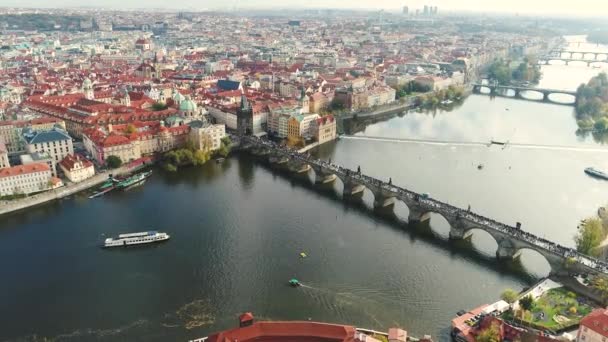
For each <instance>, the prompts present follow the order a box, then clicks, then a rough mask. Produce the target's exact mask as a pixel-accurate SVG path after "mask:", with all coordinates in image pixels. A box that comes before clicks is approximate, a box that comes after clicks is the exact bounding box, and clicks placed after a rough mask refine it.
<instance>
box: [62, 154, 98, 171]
mask: <svg viewBox="0 0 608 342" xmlns="http://www.w3.org/2000/svg"><path fill="white" fill-rule="evenodd" d="M77 162H82V166H84V167H91V166H93V163H91V161H89V160H87V159H85V158H83V157H82V156H80V155H79V154H75V155H72V154H68V155H67V156H65V158H63V159H62V160H61V161H60V162H59V164H61V165H63V167H65V168H66V169H68V170H73V169H74V165H75V164H76V163H77Z"/></svg>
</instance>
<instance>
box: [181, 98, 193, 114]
mask: <svg viewBox="0 0 608 342" xmlns="http://www.w3.org/2000/svg"><path fill="white" fill-rule="evenodd" d="M196 108H197V106H196V103H195V102H194V101H192V100H191V99H190V97H186V98H185V99H184V100H183V101H182V102H181V103H180V104H179V110H181V111H182V112H194V111H196Z"/></svg>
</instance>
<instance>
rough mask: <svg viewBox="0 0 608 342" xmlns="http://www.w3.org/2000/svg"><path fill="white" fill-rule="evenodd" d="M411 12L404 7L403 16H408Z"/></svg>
mask: <svg viewBox="0 0 608 342" xmlns="http://www.w3.org/2000/svg"><path fill="white" fill-rule="evenodd" d="M409 12H410V9H409V8H408V7H407V6H403V15H408V14H409Z"/></svg>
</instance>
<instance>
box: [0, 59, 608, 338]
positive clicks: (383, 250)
mask: <svg viewBox="0 0 608 342" xmlns="http://www.w3.org/2000/svg"><path fill="white" fill-rule="evenodd" d="M582 48H584V47H582ZM575 71H576V72H575ZM598 71H599V70H598V69H592V68H587V67H585V66H575V65H572V66H567V67H566V66H558V65H551V66H544V67H543V72H544V77H543V81H542V82H541V84H540V86H542V87H550V88H563V89H574V88H576V86H577V85H578V84H579V83H581V82H585V81H586V80H587V79H588V78H590V77H591V76H593V75H594V74H595V73H597V72H598ZM575 77H577V78H578V79H576V80H574V79H573V78H575ZM350 125H351V127H355V128H356V129H355V130H356V131H358V132H357V133H356V137H354V138H344V139H341V140H339V141H338V142H336V143H332V144H328V145H325V146H322V147H321V148H320V149H319V150H317V151H314V153H316V154H317V155H318V156H319V157H321V158H325V159H327V158H331V159H332V161H335V162H338V163H340V164H343V165H345V166H347V167H351V168H355V167H357V166H358V165H360V166H361V168H362V171H363V172H365V173H367V174H369V175H372V176H376V177H379V178H384V179H388V178H389V177H391V178H392V180H393V182H394V183H395V184H399V185H401V186H404V187H407V188H410V189H412V190H415V191H420V192H428V193H430V194H431V195H432V196H433V197H436V198H438V199H441V200H443V201H447V202H450V203H452V204H455V205H458V206H461V207H466V206H467V205H471V207H472V210H474V211H476V212H478V213H481V214H484V215H488V216H490V217H493V218H495V219H498V220H501V221H504V222H506V223H510V224H514V223H515V222H517V221H519V222H521V223H522V225H523V229H526V230H529V231H531V232H533V233H535V234H538V235H541V236H545V237H547V238H549V239H552V240H555V241H557V242H559V243H562V244H565V245H569V246H572V245H573V243H572V236H573V235H574V233H575V231H576V224H577V223H578V221H579V220H580V219H582V218H584V217H586V216H589V215H592V214H593V213H594V212H595V210H596V209H597V207H598V206H600V205H603V204H605V202H606V198H605V195H604V194H605V193H606V192H607V191H608V183H605V182H601V181H597V180H594V179H592V178H589V177H587V176H586V175H585V174H584V173H583V169H584V168H585V167H588V166H596V167H599V168H603V169H608V158H607V157H608V148H606V147H604V146H603V145H602V144H601V143H598V142H596V141H595V140H594V138H593V137H590V136H589V137H581V136H577V135H576V122H575V120H574V116H573V108H572V107H568V106H560V105H551V104H544V103H534V102H530V101H522V100H513V99H505V98H490V97H488V96H484V95H473V96H471V97H469V98H468V99H466V100H465V102H464V103H463V104H461V105H459V106H458V107H456V108H453V109H452V110H451V111H441V110H438V111H435V112H432V113H415V112H413V113H407V114H405V115H403V116H402V117H395V118H393V119H389V120H387V121H383V122H377V123H373V124H369V125H367V126H365V125H364V124H362V123H351V124H350ZM366 136H367V137H387V138H406V139H425V140H441V141H455V142H485V143H487V142H488V141H489V140H490V139H496V140H504V141H509V142H511V143H512V145H508V146H507V147H506V148H502V147H499V146H492V147H488V146H487V145H483V144H454V143H426V142H399V141H386V140H385V141H383V140H378V139H368V138H366ZM479 164H483V165H484V167H483V169H482V170H479V169H478V167H477V166H478V165H479ZM155 171H156V172H155V174H154V175H153V176H152V177H151V178H150V179H149V181H148V182H147V183H146V185H145V186H143V187H140V188H137V189H133V190H131V191H128V192H124V193H111V194H109V195H107V196H104V197H102V198H98V199H95V200H89V199H87V197H86V194H81V195H77V196H74V197H72V198H69V199H66V200H63V201H60V202H56V203H52V204H48V205H44V206H40V207H37V208H34V209H31V210H28V211H26V212H23V213H16V214H13V215H8V216H4V217H2V219H1V220H0V269H1V270H2V271H1V274H2V277H1V278H0V279H1V281H0V303H1V304H0V322H2V329H0V340H5V339H9V340H11V339H21V340H36V339H37V338H38V339H40V338H41V337H49V338H54V339H55V340H61V341H63V340H66V341H80V340H92V339H96V340H100V341H115V340H136V339H139V340H150V341H167V340H176V341H177V340H186V339H188V338H192V337H197V336H205V335H206V334H208V333H210V332H212V331H216V330H218V329H225V328H229V327H233V326H234V325H235V324H236V316H237V315H238V314H239V313H241V312H243V311H253V312H254V314H255V315H256V316H257V317H259V318H263V319H304V320H306V319H309V318H310V319H313V320H321V321H330V322H338V323H347V324H354V325H357V326H360V327H366V328H375V329H381V330H386V329H387V328H388V327H390V326H397V325H398V326H401V327H404V328H406V329H407V330H409V331H410V333H412V334H414V335H422V334H426V333H429V334H432V335H433V336H434V337H435V338H437V339H439V340H447V339H448V336H449V322H450V319H451V318H452V317H453V316H454V315H455V313H456V312H457V311H458V310H460V309H463V308H464V309H467V308H472V307H475V306H477V305H480V304H483V303H490V302H492V301H494V300H496V298H497V297H498V296H499V295H500V293H501V292H502V291H503V290H504V289H505V288H508V287H510V288H514V289H521V288H522V287H524V286H528V285H529V284H531V283H533V282H534V281H535V280H536V279H538V277H540V276H543V275H545V274H547V272H548V265H547V264H546V262H545V261H544V260H543V259H542V257H540V256H539V255H537V254H535V253H534V252H528V251H524V253H523V255H522V257H521V258H520V260H519V261H517V262H513V263H498V262H496V261H495V260H494V258H493V255H494V252H495V249H496V243H495V242H494V241H493V240H492V238H491V237H490V236H489V235H487V234H485V233H483V232H481V231H475V232H474V234H473V237H472V239H471V241H469V242H459V243H452V242H449V241H447V240H446V236H447V232H448V229H449V227H448V226H447V222H446V221H445V220H444V219H442V218H441V216H438V215H433V216H432V218H431V220H430V223H429V224H421V225H417V226H408V225H407V223H405V218H407V208H406V207H405V206H404V205H403V204H400V203H397V204H396V205H395V208H394V213H395V214H394V215H391V214H387V213H383V214H377V213H376V214H375V213H373V212H372V210H371V207H372V201H373V198H372V196H371V194H370V193H368V192H366V193H365V194H364V195H363V198H362V199H361V201H359V202H355V203H345V202H343V201H342V199H341V195H340V193H341V188H342V186H341V184H340V182H339V181H338V182H336V183H335V184H333V185H329V186H325V187H319V186H315V185H312V184H311V181H310V180H311V178H312V174H311V175H308V176H305V177H300V178H294V177H291V176H289V175H287V174H286V173H284V172H281V171H278V170H274V169H272V168H270V167H268V166H266V165H264V164H263V163H261V162H259V161H258V160H256V159H255V158H253V157H248V156H243V155H237V156H233V157H231V158H229V159H227V160H226V161H225V162H224V163H223V164H215V163H208V164H207V165H205V166H203V167H201V168H188V169H183V170H180V171H179V172H178V173H174V174H168V173H164V172H162V171H160V170H155ZM152 228H153V229H157V230H161V231H165V232H168V233H169V234H171V235H172V239H171V240H170V241H168V242H166V243H163V244H159V245H156V246H146V247H142V248H128V249H116V250H103V249H100V248H98V247H97V244H98V243H99V242H100V241H101V240H102V239H103V238H104V237H105V236H106V235H113V234H117V233H120V232H125V231H141V230H146V229H152ZM104 234H105V235H104ZM302 251H305V252H306V253H307V254H308V257H307V258H305V259H301V258H300V257H299V253H300V252H302ZM293 277H296V278H298V279H300V280H301V281H302V282H303V284H304V285H305V286H303V287H301V288H298V289H293V288H290V287H288V286H287V285H286V284H287V281H288V280H289V279H290V278H293Z"/></svg>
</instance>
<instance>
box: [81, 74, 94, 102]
mask: <svg viewBox="0 0 608 342" xmlns="http://www.w3.org/2000/svg"><path fill="white" fill-rule="evenodd" d="M82 92H83V93H84V97H85V98H86V99H87V100H93V99H95V94H94V93H93V83H92V82H91V80H90V79H89V78H88V77H87V78H85V79H84V81H83V82H82Z"/></svg>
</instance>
